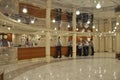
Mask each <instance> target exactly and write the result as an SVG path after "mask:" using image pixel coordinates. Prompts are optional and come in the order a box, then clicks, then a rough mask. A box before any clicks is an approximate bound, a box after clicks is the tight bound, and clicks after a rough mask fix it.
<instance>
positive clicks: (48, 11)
mask: <svg viewBox="0 0 120 80" xmlns="http://www.w3.org/2000/svg"><path fill="white" fill-rule="evenodd" d="M46 4H47V7H46V28H47V29H48V30H49V29H50V23H51V18H50V14H51V0H47V3H46ZM45 53H46V62H50V32H49V31H47V32H46V47H45Z"/></svg>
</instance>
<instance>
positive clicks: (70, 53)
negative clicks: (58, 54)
mask: <svg viewBox="0 0 120 80" xmlns="http://www.w3.org/2000/svg"><path fill="white" fill-rule="evenodd" d="M69 56H71V57H72V41H71V40H70V41H69V42H68V53H67V57H69Z"/></svg>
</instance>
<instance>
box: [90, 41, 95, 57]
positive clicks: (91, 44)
mask: <svg viewBox="0 0 120 80" xmlns="http://www.w3.org/2000/svg"><path fill="white" fill-rule="evenodd" d="M90 47H91V56H93V55H94V44H93V39H90Z"/></svg>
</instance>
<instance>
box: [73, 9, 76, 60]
mask: <svg viewBox="0 0 120 80" xmlns="http://www.w3.org/2000/svg"><path fill="white" fill-rule="evenodd" d="M72 27H73V32H74V33H73V40H72V41H73V58H76V33H75V32H76V8H73V16H72Z"/></svg>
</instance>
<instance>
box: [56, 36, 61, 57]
mask: <svg viewBox="0 0 120 80" xmlns="http://www.w3.org/2000/svg"><path fill="white" fill-rule="evenodd" d="M61 49H62V42H61V39H60V36H59V37H58V41H57V46H56V56H55V58H57V57H58V56H59V58H61V57H62V50H61Z"/></svg>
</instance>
